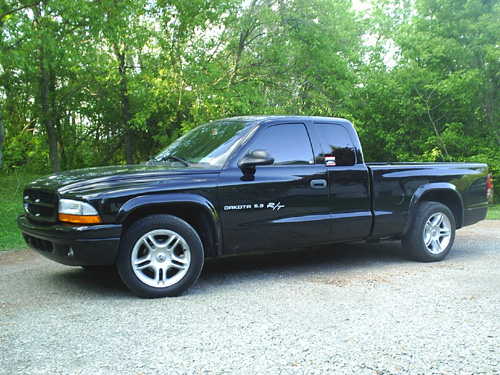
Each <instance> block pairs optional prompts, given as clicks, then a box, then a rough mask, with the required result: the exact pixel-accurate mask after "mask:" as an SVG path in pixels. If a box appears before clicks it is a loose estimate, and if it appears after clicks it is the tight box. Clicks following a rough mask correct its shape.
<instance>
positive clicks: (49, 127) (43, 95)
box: [34, 7, 60, 172]
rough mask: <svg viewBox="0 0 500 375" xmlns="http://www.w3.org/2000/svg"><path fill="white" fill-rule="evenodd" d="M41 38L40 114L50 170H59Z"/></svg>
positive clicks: (39, 52)
mask: <svg viewBox="0 0 500 375" xmlns="http://www.w3.org/2000/svg"><path fill="white" fill-rule="evenodd" d="M40 15H41V11H40V8H38V7H37V8H35V20H34V24H35V28H36V29H39V27H38V26H39V19H40ZM42 42H43V41H42V40H39V45H38V48H37V57H38V82H39V86H40V101H41V104H42V115H41V122H42V124H43V125H44V126H45V129H46V131H47V136H48V140H49V159H50V170H51V171H52V172H59V171H60V166H59V153H58V150H57V136H56V129H55V127H54V122H53V121H52V115H51V113H50V101H49V80H48V77H47V70H46V68H45V64H44V59H45V50H44V48H43V47H42Z"/></svg>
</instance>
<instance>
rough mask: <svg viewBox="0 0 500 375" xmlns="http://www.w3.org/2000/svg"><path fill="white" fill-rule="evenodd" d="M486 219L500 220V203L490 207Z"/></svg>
mask: <svg viewBox="0 0 500 375" xmlns="http://www.w3.org/2000/svg"><path fill="white" fill-rule="evenodd" d="M486 220H500V204H496V205H491V206H490V207H489V208H488V215H487V216H486Z"/></svg>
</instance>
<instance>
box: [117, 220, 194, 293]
mask: <svg viewBox="0 0 500 375" xmlns="http://www.w3.org/2000/svg"><path fill="white" fill-rule="evenodd" d="M203 261H204V251H203V245H202V242H201V240H200V237H199V236H198V233H196V231H195V230H194V229H193V227H191V226H190V225H189V224H188V223H186V222H185V221H184V220H181V219H179V218H178V217H175V216H171V215H152V216H148V217H145V218H143V219H141V220H139V221H137V222H136V223H134V224H133V225H132V226H130V228H129V229H128V230H127V232H126V233H125V235H124V236H123V238H122V240H121V242H120V250H119V252H118V256H117V260H116V265H117V268H118V272H119V274H120V277H121V278H122V280H123V282H124V283H125V285H127V287H128V288H129V289H130V290H132V291H133V292H134V293H136V294H138V295H139V296H142V297H146V298H158V297H173V296H177V295H179V294H181V293H183V292H184V291H186V290H187V289H188V288H189V287H190V286H191V285H193V284H194V283H195V281H196V280H197V279H198V276H199V275H200V273H201V269H202V268H203Z"/></svg>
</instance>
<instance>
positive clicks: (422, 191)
mask: <svg viewBox="0 0 500 375" xmlns="http://www.w3.org/2000/svg"><path fill="white" fill-rule="evenodd" d="M429 193H440V194H442V193H444V194H445V195H446V196H448V197H451V200H452V201H453V200H454V201H458V202H459V203H460V204H459V207H457V208H458V209H459V211H458V212H457V211H456V210H453V208H452V207H450V209H451V210H452V211H453V213H454V214H455V215H456V226H457V229H458V228H461V227H462V226H463V217H464V202H463V200H462V196H461V195H460V193H459V192H458V190H457V187H456V186H455V185H453V184H451V183H449V182H433V183H430V184H425V185H422V186H420V187H419V188H418V189H417V190H415V193H413V196H412V197H411V201H410V206H409V208H408V216H407V219H406V224H405V227H404V229H403V233H402V234H401V235H402V236H404V235H405V234H406V233H408V231H409V230H410V227H411V225H412V224H413V217H414V216H415V211H416V209H417V206H418V204H419V203H420V201H421V200H422V198H423V197H424V196H425V195H427V194H429ZM447 200H448V201H449V200H450V199H447ZM437 201H438V202H441V203H444V204H446V201H443V200H439V199H438V200H437ZM457 214H458V215H457Z"/></svg>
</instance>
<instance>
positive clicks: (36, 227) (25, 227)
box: [17, 215, 122, 266]
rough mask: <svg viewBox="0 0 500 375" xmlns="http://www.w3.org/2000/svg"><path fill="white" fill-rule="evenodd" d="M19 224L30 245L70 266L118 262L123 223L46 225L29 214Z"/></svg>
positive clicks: (46, 255)
mask: <svg viewBox="0 0 500 375" xmlns="http://www.w3.org/2000/svg"><path fill="white" fill-rule="evenodd" d="M17 225H18V227H19V229H20V230H21V232H22V233H23V237H24V240H25V241H26V243H27V244H28V246H29V247H30V248H32V249H33V250H35V251H36V252H38V253H40V254H41V255H43V256H44V257H46V258H49V259H51V260H53V261H55V262H58V263H62V264H66V265H70V266H94V265H111V264H113V263H114V262H115V259H116V254H117V252H118V246H119V244H120V236H121V232H122V226H121V225H120V224H101V225H89V226H75V225H62V224H55V225H44V224H39V223H34V222H32V221H30V220H29V219H28V218H27V217H26V216H25V215H21V216H19V217H18V218H17Z"/></svg>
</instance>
